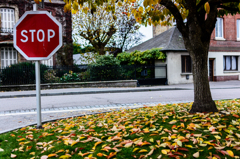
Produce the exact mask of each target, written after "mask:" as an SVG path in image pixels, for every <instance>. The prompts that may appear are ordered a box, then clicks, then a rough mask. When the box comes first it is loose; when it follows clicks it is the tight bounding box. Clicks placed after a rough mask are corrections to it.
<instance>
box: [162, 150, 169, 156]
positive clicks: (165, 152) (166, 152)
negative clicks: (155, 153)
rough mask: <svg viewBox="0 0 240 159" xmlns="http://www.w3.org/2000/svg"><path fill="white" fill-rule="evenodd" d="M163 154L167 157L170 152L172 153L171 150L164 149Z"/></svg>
mask: <svg viewBox="0 0 240 159" xmlns="http://www.w3.org/2000/svg"><path fill="white" fill-rule="evenodd" d="M161 152H162V154H164V155H166V154H168V152H170V150H169V149H162V151H161Z"/></svg>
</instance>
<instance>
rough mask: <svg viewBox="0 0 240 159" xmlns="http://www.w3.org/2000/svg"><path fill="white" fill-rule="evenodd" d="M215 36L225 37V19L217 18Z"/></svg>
mask: <svg viewBox="0 0 240 159" xmlns="http://www.w3.org/2000/svg"><path fill="white" fill-rule="evenodd" d="M215 38H223V19H222V18H217V22H216V25H215Z"/></svg>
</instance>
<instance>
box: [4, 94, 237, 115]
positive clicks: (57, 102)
mask: <svg viewBox="0 0 240 159" xmlns="http://www.w3.org/2000/svg"><path fill="white" fill-rule="evenodd" d="M211 92H212V96H213V99H214V100H218V99H234V98H240V89H212V90H211ZM193 100H194V95H193V90H172V91H153V92H151V91H148V92H129V93H104V94H86V95H64V96H44V97H42V98H41V101H42V108H59V107H69V106H71V107H75V106H94V105H109V104H127V103H129V104H131V103H145V102H159V103H161V102H170V101H193ZM34 108H36V98H35V97H24V98H3V99H0V111H8V110H25V109H34Z"/></svg>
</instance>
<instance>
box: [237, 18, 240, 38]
mask: <svg viewBox="0 0 240 159" xmlns="http://www.w3.org/2000/svg"><path fill="white" fill-rule="evenodd" d="M237 40H240V19H238V20H237Z"/></svg>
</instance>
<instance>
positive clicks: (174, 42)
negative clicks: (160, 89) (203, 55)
mask: <svg viewBox="0 0 240 159" xmlns="http://www.w3.org/2000/svg"><path fill="white" fill-rule="evenodd" d="M164 30H166V31H164ZM152 48H161V51H162V52H165V53H166V54H167V59H166V61H165V62H162V61H155V65H161V64H167V70H165V71H162V73H161V72H159V71H155V72H156V75H155V76H156V77H157V76H161V74H163V75H164V74H166V72H167V79H168V84H178V83H192V82H193V76H192V64H191V58H190V56H189V53H188V52H187V50H186V49H185V46H184V42H183V38H182V35H181V33H180V32H179V31H178V29H177V28H176V27H175V26H174V27H171V28H169V29H168V28H167V27H163V28H160V26H157V27H154V28H153V38H152V39H149V40H148V41H146V42H144V43H142V44H140V45H138V46H135V47H133V48H131V49H130V50H129V52H132V51H135V50H140V51H145V50H148V49H152ZM208 59H209V60H208V68H209V69H208V73H209V80H210V81H226V80H240V14H237V15H234V16H232V15H227V16H224V17H222V18H217V22H216V26H215V29H214V31H213V33H212V35H211V41H210V48H209V55H208Z"/></svg>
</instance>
